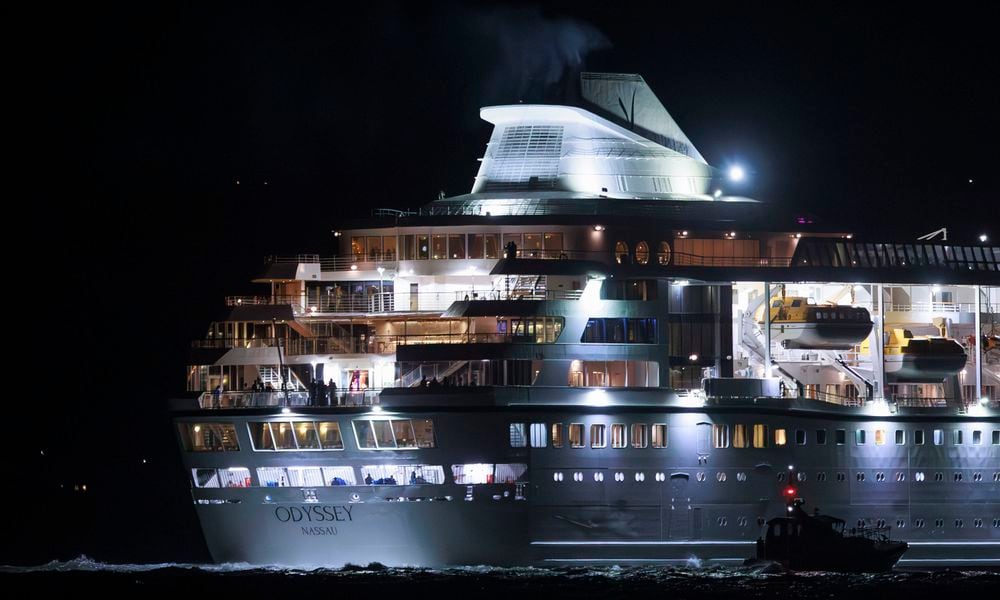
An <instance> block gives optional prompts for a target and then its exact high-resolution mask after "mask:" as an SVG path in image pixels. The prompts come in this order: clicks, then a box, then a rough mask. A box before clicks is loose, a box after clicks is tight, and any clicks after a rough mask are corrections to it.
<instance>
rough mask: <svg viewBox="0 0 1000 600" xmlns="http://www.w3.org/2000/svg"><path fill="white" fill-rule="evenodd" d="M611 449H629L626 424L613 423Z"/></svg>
mask: <svg viewBox="0 0 1000 600" xmlns="http://www.w3.org/2000/svg"><path fill="white" fill-rule="evenodd" d="M611 447H612V448H626V447H628V440H627V439H626V438H625V424H624V423H612V424H611Z"/></svg>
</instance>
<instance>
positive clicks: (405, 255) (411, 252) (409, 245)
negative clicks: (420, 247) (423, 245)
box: [399, 235, 417, 260]
mask: <svg viewBox="0 0 1000 600" xmlns="http://www.w3.org/2000/svg"><path fill="white" fill-rule="evenodd" d="M399 243H400V248H399V257H400V258H402V259H403V260H414V259H416V258H417V248H416V245H415V244H414V236H413V235H401V236H399Z"/></svg>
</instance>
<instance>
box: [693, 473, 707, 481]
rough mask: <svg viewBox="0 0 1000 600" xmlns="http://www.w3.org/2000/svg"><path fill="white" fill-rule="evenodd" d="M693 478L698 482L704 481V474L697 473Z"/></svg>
mask: <svg viewBox="0 0 1000 600" xmlns="http://www.w3.org/2000/svg"><path fill="white" fill-rule="evenodd" d="M694 478H695V479H697V480H698V481H705V472H704V471H698V474H697V475H695V476H694Z"/></svg>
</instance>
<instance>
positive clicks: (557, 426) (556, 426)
mask: <svg viewBox="0 0 1000 600" xmlns="http://www.w3.org/2000/svg"><path fill="white" fill-rule="evenodd" d="M562 446H563V424H562V423H553V424H552V447H553V448H562Z"/></svg>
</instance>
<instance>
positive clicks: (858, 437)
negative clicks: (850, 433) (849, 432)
mask: <svg viewBox="0 0 1000 600" xmlns="http://www.w3.org/2000/svg"><path fill="white" fill-rule="evenodd" d="M854 443H855V444H856V445H858V446H863V445H864V444H865V430H864V429H858V430H857V431H855V432H854Z"/></svg>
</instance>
